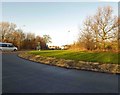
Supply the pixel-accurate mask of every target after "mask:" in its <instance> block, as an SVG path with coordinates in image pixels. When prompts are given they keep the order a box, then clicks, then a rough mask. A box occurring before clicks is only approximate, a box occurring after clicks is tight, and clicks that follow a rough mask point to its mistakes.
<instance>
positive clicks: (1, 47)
mask: <svg viewBox="0 0 120 95" xmlns="http://www.w3.org/2000/svg"><path fill="white" fill-rule="evenodd" d="M17 50H18V49H17V47H15V46H14V45H13V44H12V43H2V42H0V51H17Z"/></svg>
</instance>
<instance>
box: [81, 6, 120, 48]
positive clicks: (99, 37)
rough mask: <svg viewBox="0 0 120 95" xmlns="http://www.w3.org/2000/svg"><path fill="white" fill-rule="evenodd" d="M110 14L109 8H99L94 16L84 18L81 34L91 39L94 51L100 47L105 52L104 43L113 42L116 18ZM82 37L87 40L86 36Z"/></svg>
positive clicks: (116, 25) (116, 24) (110, 9)
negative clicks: (93, 43)
mask: <svg viewBox="0 0 120 95" xmlns="http://www.w3.org/2000/svg"><path fill="white" fill-rule="evenodd" d="M112 13H113V10H112V8H111V7H110V6H106V7H99V8H98V9H97V12H96V14H95V15H93V16H91V17H88V18H86V20H85V22H84V26H83V32H84V33H87V35H88V36H89V38H92V41H93V42H95V48H96V49H97V48H100V46H101V48H102V49H103V50H105V49H106V43H108V42H110V41H111V40H113V39H114V38H115V36H116V35H117V34H116V33H118V17H117V16H113V14H112ZM83 36H84V37H85V38H88V36H86V34H85V35H83ZM93 38H94V39H93ZM88 44H89V43H88Z"/></svg>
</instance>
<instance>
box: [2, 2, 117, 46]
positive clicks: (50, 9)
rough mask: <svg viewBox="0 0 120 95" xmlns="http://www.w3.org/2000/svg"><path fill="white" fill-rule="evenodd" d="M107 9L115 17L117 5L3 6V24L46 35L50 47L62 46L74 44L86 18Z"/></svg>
mask: <svg viewBox="0 0 120 95" xmlns="http://www.w3.org/2000/svg"><path fill="white" fill-rule="evenodd" d="M108 5H110V6H112V7H113V10H114V14H115V15H117V13H118V4H117V2H116V3H113V2H111V3H107V2H104V3H103V2H84V3H83V2H71V3H70V2H61V3H60V2H51V3H50V2H26V3H25V2H19V3H18V2H16V3H15V2H4V3H2V17H3V18H2V20H3V21H8V22H13V23H15V24H17V25H18V27H20V28H22V29H24V31H26V32H33V33H35V34H36V35H40V36H42V35H44V34H49V35H50V36H51V37H52V42H53V43H52V44H51V45H64V44H68V43H73V42H74V41H76V38H77V37H78V32H79V27H82V22H83V20H84V19H85V18H86V17H87V16H89V15H93V14H94V13H95V12H96V10H97V8H98V7H102V6H108ZM24 25H25V27H23V26H24ZM69 30H70V32H68V31H69Z"/></svg>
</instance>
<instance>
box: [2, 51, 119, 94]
mask: <svg viewBox="0 0 120 95" xmlns="http://www.w3.org/2000/svg"><path fill="white" fill-rule="evenodd" d="M118 77H119V75H115V74H107V73H98V72H91V71H81V70H74V69H65V68H60V67H55V66H49V65H45V64H40V63H36V62H31V61H28V60H25V59H22V58H19V57H18V56H17V53H3V54H2V92H3V93H118Z"/></svg>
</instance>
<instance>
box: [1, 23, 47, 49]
mask: <svg viewBox="0 0 120 95" xmlns="http://www.w3.org/2000/svg"><path fill="white" fill-rule="evenodd" d="M47 37H49V36H48V35H45V36H43V37H41V36H35V34H34V33H25V32H24V31H23V30H22V29H19V28H17V25H16V24H14V23H9V22H0V42H9V43H13V44H14V45H15V46H17V47H18V49H19V50H21V49H36V48H37V46H38V45H40V48H41V49H47V45H46V43H47V41H48V40H49V39H46V38H47ZM46 40H47V41H46Z"/></svg>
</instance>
